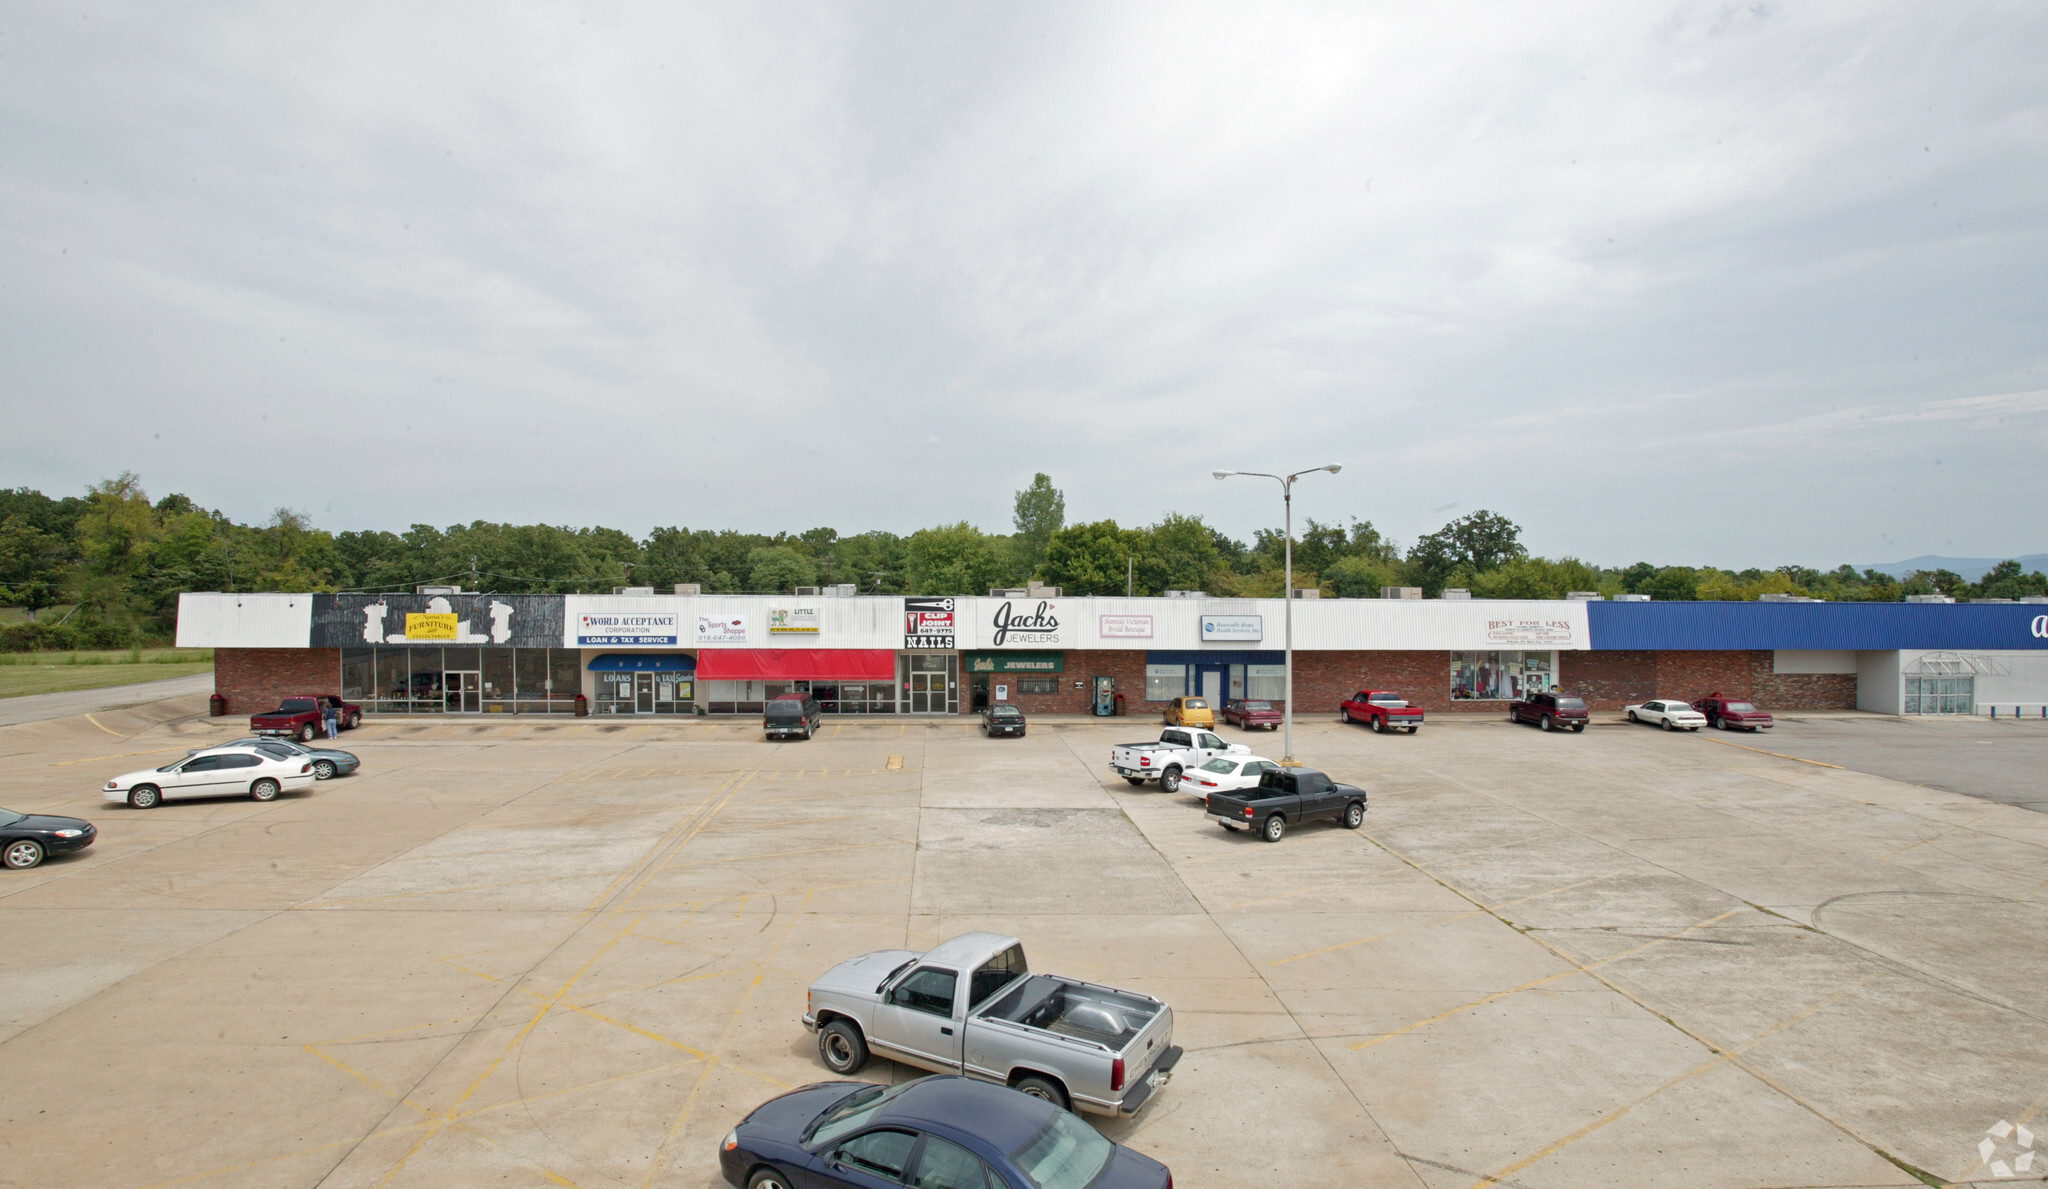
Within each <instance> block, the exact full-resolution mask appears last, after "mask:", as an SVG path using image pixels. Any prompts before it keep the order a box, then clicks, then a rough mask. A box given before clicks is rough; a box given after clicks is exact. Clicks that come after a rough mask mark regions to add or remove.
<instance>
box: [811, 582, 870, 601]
mask: <svg viewBox="0 0 2048 1189" xmlns="http://www.w3.org/2000/svg"><path fill="white" fill-rule="evenodd" d="M858 593H860V587H859V586H857V585H855V584H854V583H851V582H840V583H836V584H834V585H832V586H821V587H819V588H818V597H820V598H826V599H850V598H852V597H853V596H854V595H856V594H858Z"/></svg>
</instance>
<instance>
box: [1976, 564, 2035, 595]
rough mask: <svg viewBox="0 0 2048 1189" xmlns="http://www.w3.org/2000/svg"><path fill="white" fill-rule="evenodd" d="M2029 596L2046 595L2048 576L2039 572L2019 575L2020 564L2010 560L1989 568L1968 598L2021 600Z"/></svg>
mask: <svg viewBox="0 0 2048 1189" xmlns="http://www.w3.org/2000/svg"><path fill="white" fill-rule="evenodd" d="M2029 595H2048V576H2044V575H2043V574H2042V573H2041V571H2039V570H2036V571H2034V572H2033V573H2031V574H2025V573H2021V572H2020V563H2018V562H2016V561H2011V560H2007V561H2002V562H1999V563H1998V564H1997V565H1995V566H1993V567H1991V569H1990V570H1988V571H1986V573H1985V574H1984V576H1983V577H1982V578H1979V579H1978V580H1977V581H1976V582H1975V583H1973V584H1972V587H1971V591H1970V597H1971V598H1976V599H2023V598H2026V597H2027V596H2029Z"/></svg>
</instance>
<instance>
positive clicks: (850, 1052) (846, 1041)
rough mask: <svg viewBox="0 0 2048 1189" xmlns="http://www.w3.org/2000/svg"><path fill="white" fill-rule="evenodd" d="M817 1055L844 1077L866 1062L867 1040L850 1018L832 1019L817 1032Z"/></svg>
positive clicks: (826, 1066) (858, 1069) (827, 1066)
mask: <svg viewBox="0 0 2048 1189" xmlns="http://www.w3.org/2000/svg"><path fill="white" fill-rule="evenodd" d="M818 1056H819V1057H820V1058H822V1059H823V1060H824V1062H825V1068H827V1069H829V1070H831V1071H832V1072H833V1073H836V1074H839V1075H840V1076H842V1077H844V1076H846V1075H849V1074H853V1073H857V1072H859V1071H860V1067H861V1066H863V1065H866V1064H867V1063H868V1042H867V1039H866V1038H865V1037H863V1036H862V1035H861V1034H860V1029H859V1028H858V1027H856V1026H855V1025H854V1023H853V1022H852V1021H851V1020H834V1021H832V1022H831V1023H830V1024H827V1025H825V1027H824V1028H823V1029H821V1030H820V1031H819V1032H818Z"/></svg>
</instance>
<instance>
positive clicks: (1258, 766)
mask: <svg viewBox="0 0 2048 1189" xmlns="http://www.w3.org/2000/svg"><path fill="white" fill-rule="evenodd" d="M1279 770H1280V765H1278V764H1276V763H1274V762H1273V761H1271V760H1268V759H1264V758H1261V757H1259V756H1217V757H1216V758H1215V759H1213V760H1210V761H1209V762H1208V763H1205V764H1203V765H1202V766H1201V767H1199V768H1191V769H1189V770H1188V771H1186V772H1183V773H1181V777H1180V783H1181V787H1183V788H1187V789H1189V790H1190V791H1192V792H1193V793H1194V794H1195V796H1197V797H1206V796H1208V795H1209V794H1210V793H1231V792H1236V791H1237V790H1238V789H1248V788H1251V787H1252V786H1254V785H1256V784H1258V783H1259V778H1260V777H1262V776H1264V775H1265V774H1266V773H1268V772H1278V771H1279Z"/></svg>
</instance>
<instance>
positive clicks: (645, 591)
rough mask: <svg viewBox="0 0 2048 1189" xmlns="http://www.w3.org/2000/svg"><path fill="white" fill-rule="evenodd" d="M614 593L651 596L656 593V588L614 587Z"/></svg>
mask: <svg viewBox="0 0 2048 1189" xmlns="http://www.w3.org/2000/svg"><path fill="white" fill-rule="evenodd" d="M612 593H613V594H615V595H651V594H653V593H654V588H653V587H651V586H614V587H612Z"/></svg>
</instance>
